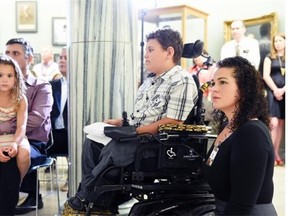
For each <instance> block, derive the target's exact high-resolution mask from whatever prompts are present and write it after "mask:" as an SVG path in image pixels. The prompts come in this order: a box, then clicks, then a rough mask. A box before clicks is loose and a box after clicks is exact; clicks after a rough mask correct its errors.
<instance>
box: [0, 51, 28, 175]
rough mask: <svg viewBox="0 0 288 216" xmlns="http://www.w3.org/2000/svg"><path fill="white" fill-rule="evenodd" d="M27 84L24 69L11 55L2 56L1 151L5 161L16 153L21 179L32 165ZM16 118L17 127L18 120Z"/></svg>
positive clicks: (0, 95) (0, 56)
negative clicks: (28, 133) (28, 132)
mask: <svg viewBox="0 0 288 216" xmlns="http://www.w3.org/2000/svg"><path fill="white" fill-rule="evenodd" d="M25 90H26V87H25V83H24V81H23V75H22V72H21V70H20V68H19V66H18V64H17V62H16V61H14V60H13V59H12V58H10V57H9V56H5V55H0V154H1V162H7V161H9V160H10V158H13V157H15V156H16V160H17V165H18V168H19V171H20V176H21V179H23V177H24V176H25V174H26V173H27V171H28V169H29V166H30V144H29V142H28V140H27V138H26V137H25V133H26V124H27V116H28V112H27V98H26V97H25V95H24V93H25ZM15 121H16V128H15V126H14V125H15V124H13V123H15Z"/></svg>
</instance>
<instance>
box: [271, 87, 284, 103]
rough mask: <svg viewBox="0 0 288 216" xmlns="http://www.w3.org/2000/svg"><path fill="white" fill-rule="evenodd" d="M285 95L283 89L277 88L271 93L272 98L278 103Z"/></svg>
mask: <svg viewBox="0 0 288 216" xmlns="http://www.w3.org/2000/svg"><path fill="white" fill-rule="evenodd" d="M284 93H285V90H284V89H283V88H277V89H275V90H274V91H273V94H274V97H275V98H276V99H277V100H278V101H280V100H282V99H283V95H284Z"/></svg>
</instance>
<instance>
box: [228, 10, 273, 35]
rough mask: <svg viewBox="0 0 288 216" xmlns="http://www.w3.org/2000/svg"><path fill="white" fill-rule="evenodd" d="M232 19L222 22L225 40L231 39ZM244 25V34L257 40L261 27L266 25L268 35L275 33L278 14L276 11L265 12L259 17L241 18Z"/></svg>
mask: <svg viewBox="0 0 288 216" xmlns="http://www.w3.org/2000/svg"><path fill="white" fill-rule="evenodd" d="M232 22H233V20H229V21H225V22H224V38H225V41H229V40H231V38H232V37H231V35H232V31H231V24H232ZM243 22H244V24H245V26H246V35H247V36H251V37H253V38H255V39H257V40H260V39H261V28H263V27H266V28H267V30H269V36H271V35H275V33H276V32H277V31H278V16H277V14H276V13H271V14H266V15H263V16H261V17H255V18H251V19H244V20H243Z"/></svg>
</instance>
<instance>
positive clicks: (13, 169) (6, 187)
mask: <svg viewBox="0 0 288 216" xmlns="http://www.w3.org/2000/svg"><path fill="white" fill-rule="evenodd" d="M19 185H20V173H19V170H18V167H17V163H16V159H15V158H13V159H11V160H10V161H8V162H7V163H1V162H0V215H14V211H15V207H16V205H17V202H18V198H19Z"/></svg>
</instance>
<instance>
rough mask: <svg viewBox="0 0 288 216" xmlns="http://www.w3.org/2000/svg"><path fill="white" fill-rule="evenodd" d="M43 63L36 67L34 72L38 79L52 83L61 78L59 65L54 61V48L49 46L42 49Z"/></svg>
mask: <svg viewBox="0 0 288 216" xmlns="http://www.w3.org/2000/svg"><path fill="white" fill-rule="evenodd" d="M41 59H42V62H41V63H39V64H36V65H34V67H33V69H32V71H33V72H34V73H35V76H36V78H37V79H41V80H44V81H51V80H54V79H59V78H61V76H62V75H61V73H60V71H59V67H58V63H56V62H54V60H53V52H52V48H51V47H49V46H45V47H42V51H41Z"/></svg>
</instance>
